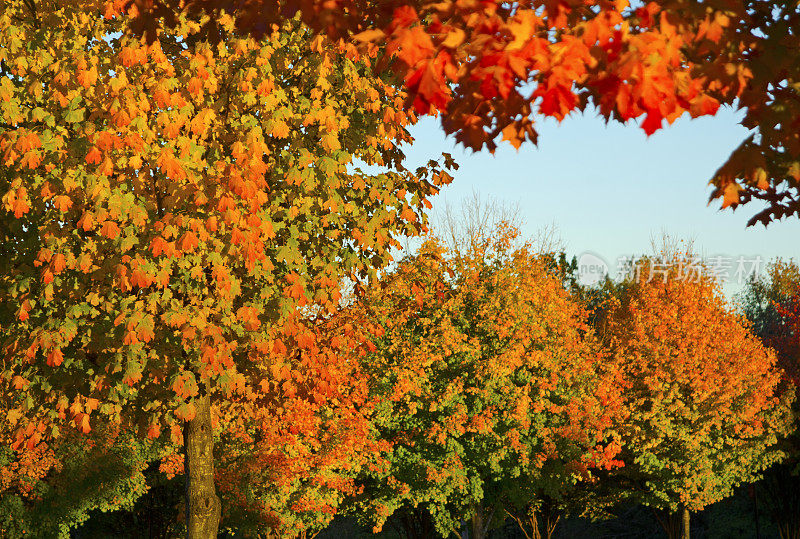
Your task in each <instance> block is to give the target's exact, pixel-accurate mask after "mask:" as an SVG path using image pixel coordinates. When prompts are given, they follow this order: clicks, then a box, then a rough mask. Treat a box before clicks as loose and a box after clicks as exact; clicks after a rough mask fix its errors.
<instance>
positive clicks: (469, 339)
mask: <svg viewBox="0 0 800 539" xmlns="http://www.w3.org/2000/svg"><path fill="white" fill-rule="evenodd" d="M517 234H518V232H517V231H516V230H514V229H513V228H510V227H507V226H503V225H501V226H500V227H499V228H498V229H497V230H493V231H490V233H489V234H487V235H486V237H485V238H483V239H482V240H481V241H474V242H471V245H472V246H471V247H470V248H469V249H467V250H465V251H464V252H460V253H447V252H445V251H444V250H443V248H442V247H441V244H440V243H439V242H437V241H436V240H430V241H429V242H427V243H426V244H424V245H423V247H422V248H421V249H420V251H419V253H418V254H416V255H414V256H410V257H408V258H406V259H404V260H403V261H402V262H401V263H400V264H399V265H398V267H397V268H396V269H395V270H394V271H392V272H391V273H390V274H389V275H387V276H386V277H385V278H384V279H382V280H381V281H380V282H378V283H376V284H374V286H372V287H370V289H369V290H368V292H367V293H366V294H365V297H364V300H363V301H362V302H360V303H358V304H357V305H355V306H354V310H355V311H356V312H363V313H364V314H363V315H358V316H359V318H361V317H363V318H364V319H366V320H369V321H370V325H369V326H366V327H367V329H370V330H371V331H372V335H373V337H372V338H371V339H369V340H367V341H366V344H365V348H363V349H362V350H360V351H359V353H361V354H363V355H362V361H363V363H364V365H365V367H364V368H365V369H368V370H369V372H371V373H372V376H373V377H374V378H375V380H376V383H375V384H374V386H375V389H374V390H375V391H376V392H378V393H381V394H383V395H385V398H384V399H383V400H382V402H381V403H380V404H379V405H378V406H377V408H376V413H375V416H374V419H373V422H374V424H375V427H376V428H377V430H378V431H379V432H380V434H381V437H382V438H383V439H385V440H389V441H392V442H393V447H392V448H391V451H390V454H389V457H388V466H386V467H385V468H379V469H377V470H376V471H374V472H373V473H370V474H367V476H366V477H364V479H363V481H364V486H365V495H364V496H363V497H362V499H361V500H360V502H361V513H362V514H363V515H364V516H365V518H366V519H367V520H371V521H372V522H373V523H375V524H377V527H378V528H380V527H381V526H382V525H383V523H384V522H385V521H386V520H387V518H389V517H391V516H392V515H395V518H397V517H401V518H399V519H398V520H400V521H401V522H403V523H404V524H405V525H406V531H407V532H408V533H410V534H413V529H412V528H413V527H414V526H412V524H414V523H416V524H415V525H416V526H417V532H416V533H417V535H411V536H416V537H432V536H433V535H434V533H435V532H434V529H435V530H437V531H438V532H439V533H441V534H442V535H448V534H450V533H453V532H455V533H456V534H457V535H460V530H461V526H462V523H463V522H464V521H465V520H466V521H468V522H469V523H470V528H471V535H470V536H471V537H476V538H483V537H486V534H487V532H488V530H489V529H491V528H492V527H493V526H496V525H497V524H498V523H501V522H503V521H504V520H505V518H506V511H509V512H512V513H515V514H516V512H517V511H519V512H520V513H531V512H532V513H533V514H535V513H536V512H538V510H539V508H540V507H541V504H542V502H543V501H546V500H550V499H552V500H556V501H557V502H559V501H561V499H562V498H563V497H564V496H565V494H566V493H568V492H570V490H571V489H572V488H573V487H574V486H575V484H576V483H579V482H581V481H589V480H591V479H592V477H593V470H596V469H598V468H609V467H610V468H613V467H616V466H618V465H620V464H621V463H620V462H619V461H618V460H617V459H616V455H617V452H618V450H619V445H618V444H616V443H614V441H613V440H612V439H611V438H610V433H609V427H610V426H611V425H612V423H613V422H614V419H613V418H614V415H615V411H616V410H618V404H619V400H618V393H615V391H616V390H617V388H618V385H617V384H615V383H614V376H613V374H614V373H613V371H607V370H606V369H605V364H606V363H607V362H604V358H603V354H602V351H601V348H600V346H599V343H598V341H597V340H596V339H595V338H594V335H593V333H592V331H591V330H590V329H589V328H588V327H587V326H586V323H585V315H586V313H585V312H584V310H583V309H582V307H581V306H580V305H579V304H578V303H577V302H576V301H574V300H573V299H572V298H571V297H570V295H569V293H568V292H567V291H566V290H565V289H564V287H563V286H562V283H561V280H560V279H559V278H558V276H557V275H555V274H554V273H553V272H552V268H551V265H549V264H548V261H549V259H546V257H542V256H540V255H539V254H537V253H536V252H535V251H534V250H533V249H532V248H531V246H530V245H526V244H522V242H520V245H515V241H516V240H515V238H516V236H517Z"/></svg>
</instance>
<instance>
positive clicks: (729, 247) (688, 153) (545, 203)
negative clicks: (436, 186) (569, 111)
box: [407, 109, 800, 292]
mask: <svg viewBox="0 0 800 539" xmlns="http://www.w3.org/2000/svg"><path fill="white" fill-rule="evenodd" d="M740 117H741V113H740V112H736V111H733V110H731V109H721V110H720V111H719V113H718V114H717V116H715V117H713V118H712V117H705V118H699V119H694V120H692V119H690V118H689V117H688V116H685V117H683V118H680V119H679V120H678V121H676V122H675V123H674V124H673V125H672V126H670V127H668V128H666V129H663V130H661V131H658V132H657V133H655V134H654V135H652V136H651V137H649V138H648V137H647V136H646V135H645V134H644V132H643V131H642V130H641V129H640V128H639V127H638V126H636V125H635V124H633V123H629V124H628V125H622V124H619V123H611V124H608V125H606V124H605V122H604V121H603V120H602V119H600V118H598V117H596V116H595V115H594V114H593V113H586V114H583V115H573V116H571V117H568V118H567V119H565V120H564V121H563V122H562V123H561V124H558V123H557V122H555V121H550V120H548V121H542V122H539V123H538V124H537V129H538V131H539V145H538V147H535V146H533V145H530V144H528V145H523V147H522V148H520V150H519V151H518V152H517V151H516V150H514V148H513V147H511V146H510V145H508V144H502V145H501V146H500V148H499V149H498V150H497V151H496V152H495V154H494V155H491V154H489V153H488V152H480V153H475V154H473V153H472V152H471V151H470V150H464V149H462V148H461V147H456V145H455V141H454V139H453V138H452V137H451V138H446V137H445V136H444V132H443V131H442V130H441V128H440V127H439V123H438V122H439V121H438V119H435V118H425V119H423V120H422V121H420V123H419V124H417V125H416V126H414V127H413V128H412V134H413V135H414V137H415V139H416V140H415V142H414V144H413V145H412V146H410V147H409V148H407V154H408V157H409V162H410V164H416V163H420V162H424V161H427V160H428V159H429V158H431V157H435V156H436V155H439V154H441V152H451V153H452V154H453V156H454V157H455V159H456V161H457V162H458V163H459V165H460V169H459V170H458V171H457V172H456V173H455V175H454V177H455V180H454V182H453V183H452V184H451V185H449V186H447V187H446V188H444V189H443V191H442V193H441V194H440V195H439V196H437V197H436V198H435V199H434V200H433V207H434V211H437V210H438V211H441V208H442V207H443V206H444V205H445V204H451V205H454V206H456V207H457V206H458V205H459V204H460V201H461V200H462V199H463V198H464V197H469V196H471V195H472V193H473V191H474V192H477V193H479V194H480V195H482V196H491V197H494V198H496V199H499V200H501V201H505V202H509V203H512V204H514V203H518V204H519V207H520V210H521V213H522V217H523V218H524V220H525V223H526V230H525V232H527V233H529V234H533V233H535V231H536V230H537V229H540V228H542V227H543V226H546V225H548V224H555V225H556V226H557V228H558V229H559V231H560V234H561V238H562V240H563V241H564V242H565V244H566V248H567V251H568V252H569V253H570V254H575V255H579V254H581V253H583V252H587V251H588V252H592V253H595V254H597V255H599V256H600V257H602V258H603V259H605V260H606V261H607V262H608V263H609V265H610V266H611V271H612V273H616V260H617V258H618V257H619V256H625V255H635V254H641V253H648V252H650V251H651V249H650V241H651V238H652V237H653V236H660V235H661V233H662V231H665V232H667V233H669V234H670V235H672V236H675V237H678V238H683V239H693V240H694V246H695V251H696V252H698V253H699V254H702V255H703V256H704V257H716V256H723V257H725V258H726V259H731V260H734V261H738V260H739V259H740V258H742V257H745V259H746V260H748V261H750V260H753V259H754V257H756V256H760V257H761V258H762V259H764V260H768V259H770V258H774V257H778V256H780V257H784V258H792V257H794V258H795V259H797V258H800V241H799V240H800V219H794V220H784V221H782V222H774V223H772V224H770V225H769V227H768V228H766V229H765V228H764V227H763V226H762V225H760V224H759V225H756V226H753V227H749V228H748V227H746V223H747V221H748V219H749V218H750V217H751V216H752V215H753V214H754V213H756V211H757V210H758V209H761V206H757V205H756V204H757V202H754V203H751V204H750V205H749V207H748V205H745V206H742V207H740V208H739V209H738V210H737V211H736V212H732V211H730V210H724V211H721V210H719V203H718V202H712V203H711V205H708V204H707V201H708V196H709V193H710V188H709V186H708V184H707V182H708V179H709V178H710V177H711V176H712V174H713V173H714V171H715V170H716V169H717V167H718V166H719V165H720V164H722V163H723V162H724V161H725V159H726V158H727V157H728V155H729V154H730V152H731V151H732V150H733V149H734V148H735V147H736V146H737V145H738V144H739V143H740V142H741V141H742V140H743V139H744V138H745V137H746V136H747V134H748V132H747V130H746V129H744V128H743V127H742V126H740V125H739V124H738V120H739V118H740ZM725 288H726V291H728V292H735V289H736V288H738V287H736V286H735V285H734V283H729V284H728V285H727V286H726V287H725Z"/></svg>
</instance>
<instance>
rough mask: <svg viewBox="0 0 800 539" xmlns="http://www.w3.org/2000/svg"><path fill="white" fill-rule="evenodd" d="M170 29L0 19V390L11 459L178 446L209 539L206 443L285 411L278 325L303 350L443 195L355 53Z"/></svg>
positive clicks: (195, 526)
mask: <svg viewBox="0 0 800 539" xmlns="http://www.w3.org/2000/svg"><path fill="white" fill-rule="evenodd" d="M96 7H97V6H96ZM175 22H176V25H175V26H174V27H172V28H171V29H169V30H164V31H161V32H159V33H158V34H157V39H155V40H153V41H151V42H147V41H146V40H144V39H140V38H138V37H135V36H134V35H133V34H132V33H131V32H129V31H128V26H129V24H130V19H129V18H128V17H126V16H124V15H122V14H118V13H117V14H115V13H114V12H113V11H106V12H105V13H103V12H102V11H101V10H99V9H93V10H87V9H84V8H83V6H80V5H77V4H76V3H73V2H50V3H36V2H30V1H27V0H19V1H11V2H5V3H4V4H3V6H2V8H0V71H1V72H0V125H1V126H2V131H0V152H2V163H1V164H0V193H2V202H3V208H4V209H3V211H2V212H0V233H2V242H0V270H1V271H0V275H1V276H0V305H2V307H1V308H0V338H2V342H1V343H0V345H1V346H2V350H3V356H4V363H3V367H2V372H0V376H2V378H3V380H5V382H6V383H8V385H9V387H10V391H11V392H12V396H13V398H12V399H11V400H10V402H9V404H8V408H7V410H8V413H13V414H14V415H15V419H16V426H15V432H14V442H13V448H14V449H19V448H28V449H31V448H34V447H36V444H37V443H39V442H40V441H41V440H43V439H45V438H56V437H57V436H58V433H59V430H58V429H59V424H61V425H63V424H68V425H71V426H73V427H75V428H77V429H79V430H81V431H83V432H89V431H91V429H92V425H93V424H95V423H96V421H98V420H100V418H102V421H103V422H110V423H119V424H121V425H122V426H123V427H124V429H133V430H134V431H138V432H139V433H140V434H141V435H142V436H147V437H149V438H151V439H162V437H163V438H167V437H169V438H170V439H171V441H172V442H173V443H180V442H181V440H183V447H184V452H185V455H186V459H185V460H184V465H185V473H186V476H187V484H188V486H189V488H188V489H187V492H188V496H187V526H188V535H189V536H191V537H200V536H202V537H207V536H214V534H215V533H216V532H215V530H216V529H217V526H218V520H219V514H220V503H219V499H218V497H217V495H216V493H215V488H214V482H213V452H212V451H213V429H214V427H215V424H216V423H217V422H218V420H219V418H222V419H223V420H224V421H229V422H235V421H237V420H241V421H245V420H246V419H247V418H246V417H244V415H243V414H242V413H236V412H235V411H232V410H231V409H229V406H234V405H235V404H237V403H239V404H241V405H242V406H243V407H244V408H242V410H246V409H248V408H247V406H256V405H258V404H259V403H265V405H266V404H271V403H276V402H277V403H280V402H281V398H283V397H285V398H287V399H291V398H292V396H293V395H294V391H296V390H294V389H293V386H292V384H291V383H290V382H289V380H288V379H289V378H290V377H295V373H293V371H292V370H291V369H290V370H289V374H288V375H287V374H285V371H284V370H280V371H278V374H275V373H274V372H273V371H271V370H270V368H271V367H272V365H269V364H268V361H269V358H270V357H271V356H270V354H271V353H272V352H276V353H278V354H279V355H280V352H281V351H282V350H283V349H284V348H285V344H284V343H283V340H282V339H283V337H284V336H283V335H282V334H281V333H280V332H278V330H277V329H276V327H277V326H276V325H275V324H276V322H277V321H278V320H283V322H281V325H280V327H281V328H295V329H297V331H298V332H300V333H299V334H298V335H297V336H295V338H304V337H303V335H305V332H304V331H302V327H303V323H302V320H303V319H305V318H309V317H313V316H317V317H319V316H324V314H325V313H326V312H329V311H332V310H335V308H336V307H337V306H338V302H339V300H340V298H341V291H340V281H341V279H342V278H345V277H352V278H367V277H369V276H371V275H373V276H374V274H375V270H376V268H380V267H382V266H383V265H385V264H387V263H388V262H389V260H390V258H391V257H390V249H391V248H393V247H395V246H397V245H398V242H397V239H396V238H395V236H397V235H399V236H401V235H413V234H417V233H419V232H420V231H422V230H424V229H425V226H426V224H425V215H424V212H423V209H424V206H425V205H429V202H428V201H427V199H428V197H430V196H431V195H433V194H435V193H436V192H437V190H438V186H439V185H441V184H443V183H446V182H448V181H450V176H449V175H448V174H447V173H446V172H445V171H444V170H442V169H440V168H438V167H437V166H436V163H433V162H432V163H430V164H429V166H428V167H422V168H420V169H418V170H417V171H409V170H406V169H405V168H404V167H403V166H402V159H403V154H402V151H401V149H400V144H402V143H403V142H407V141H410V136H409V134H408V132H407V131H406V126H407V125H408V124H410V123H413V121H415V117H414V114H413V113H406V112H404V111H403V110H402V107H401V105H402V102H403V98H404V96H403V94H402V93H400V92H398V91H396V90H395V89H394V88H393V87H392V86H390V85H389V84H388V83H387V82H386V81H385V80H383V79H381V78H379V77H376V76H375V75H373V72H372V70H371V69H370V67H369V64H370V62H371V59H370V58H369V57H368V56H364V55H358V54H357V53H356V51H355V50H354V47H353V46H351V45H347V44H339V45H337V44H331V43H325V42H321V41H320V40H314V39H312V36H311V35H310V33H309V32H308V30H306V29H305V28H304V27H303V26H302V24H301V23H300V22H299V21H298V20H286V21H284V23H283V24H282V26H281V27H280V28H279V29H276V30H275V31H274V32H270V33H268V34H265V35H264V36H263V37H261V38H259V39H256V38H253V37H247V36H235V35H233V33H232V28H233V20H232V19H231V18H230V17H226V16H224V15H220V17H219V18H218V19H217V20H216V24H217V27H218V28H219V29H220V31H221V32H223V33H224V36H223V37H224V38H220V39H217V40H216V41H209V40H208V39H207V38H208V36H207V34H206V33H205V30H204V27H203V25H202V24H201V23H202V20H201V21H197V20H194V19H192V18H191V17H189V16H181V17H179V18H178V19H176V21H175ZM356 160H358V161H360V162H362V163H366V164H367V165H373V166H375V167H376V168H375V169H373V170H376V172H370V173H366V172H362V171H361V170H360V169H359V168H357V166H356ZM446 164H448V165H449V164H451V163H450V161H449V159H446ZM288 337H291V335H289V336H287V338H288ZM277 375H280V376H281V377H282V378H281V380H282V384H278V382H277V378H274V376H277ZM323 379H324V378H323ZM311 389H312V390H319V393H316V397H315V398H326V397H328V396H330V394H329V392H326V391H334V392H335V386H334V387H333V389H328V390H326V389H325V388H324V387H323V386H321V385H315V386H311ZM212 402H219V403H222V404H225V405H226V406H223V407H222V408H220V409H219V410H217V408H219V407H220V405H217V404H213V405H214V406H215V410H214V415H213V416H212ZM98 416H99V417H98ZM94 418H98V419H97V420H96V419H94ZM212 421H213V423H212ZM231 428H233V427H231Z"/></svg>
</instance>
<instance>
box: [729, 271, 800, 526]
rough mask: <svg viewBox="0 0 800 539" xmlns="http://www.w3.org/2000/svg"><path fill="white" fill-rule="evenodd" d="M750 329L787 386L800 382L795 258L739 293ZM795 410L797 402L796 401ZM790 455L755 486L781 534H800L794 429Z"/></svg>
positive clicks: (799, 448)
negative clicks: (771, 356) (771, 354)
mask: <svg viewBox="0 0 800 539" xmlns="http://www.w3.org/2000/svg"><path fill="white" fill-rule="evenodd" d="M738 299H739V301H740V304H741V310H742V312H743V314H744V315H745V316H746V317H747V318H748V320H750V322H751V323H752V324H753V332H754V333H755V334H756V335H758V337H759V338H760V339H761V340H762V342H763V343H764V344H765V345H767V346H770V347H771V348H773V349H774V350H775V352H776V354H777V356H778V364H779V365H780V366H781V368H782V370H783V377H784V385H785V390H793V391H795V393H796V391H797V386H798V382H800V268H799V267H798V265H797V263H796V262H794V261H791V260H789V261H787V260H780V259H779V260H775V261H772V262H771V263H770V264H769V266H768V268H767V272H766V275H765V276H758V277H754V278H753V279H752V280H751V281H749V282H748V283H747V285H746V287H745V289H744V291H743V292H742V293H741V294H740V295H739V297H738ZM794 407H795V414H797V401H795V405H794ZM781 443H782V447H783V448H784V450H785V451H786V452H787V454H788V458H787V459H786V460H785V461H784V462H782V463H781V464H779V465H776V466H773V467H772V468H770V469H769V470H768V471H767V472H766V473H765V477H764V480H763V481H762V482H761V484H760V485H759V486H758V488H757V493H758V494H761V495H762V496H761V497H762V499H764V500H766V501H767V508H768V510H769V512H770V516H771V517H772V519H773V521H774V522H776V523H777V525H778V530H779V532H780V534H781V537H782V538H789V537H798V536H800V518H798V517H799V516H800V495H798V493H800V477H799V476H798V473H797V472H798V468H797V464H798V457H799V456H800V443H799V442H798V432H797V427H796V426H795V429H794V430H793V431H792V432H790V433H789V435H788V436H787V437H786V438H785V439H784V440H782V441H781Z"/></svg>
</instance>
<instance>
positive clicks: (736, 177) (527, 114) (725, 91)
mask: <svg viewBox="0 0 800 539" xmlns="http://www.w3.org/2000/svg"><path fill="white" fill-rule="evenodd" d="M111 5H113V6H114V7H115V8H116V9H127V10H128V11H129V12H131V13H133V14H134V15H135V16H136V19H137V27H136V28H137V31H139V32H144V33H146V34H151V33H153V32H155V29H156V28H157V27H158V26H159V25H162V24H166V25H170V24H174V20H175V17H176V13H180V12H181V11H187V12H203V11H205V12H210V13H216V12H219V11H220V10H227V11H228V12H230V13H233V14H234V16H235V17H236V20H237V26H238V27H239V29H240V30H242V31H245V32H249V33H254V34H260V33H263V32H265V31H268V29H269V28H270V27H271V25H273V24H279V23H280V21H281V20H283V19H284V18H287V17H292V16H295V15H296V14H297V13H300V16H301V17H302V18H303V20H304V21H305V22H306V23H307V24H308V25H309V26H311V27H312V28H314V29H315V30H316V31H318V32H321V33H323V34H325V35H327V36H329V37H332V38H347V39H354V40H356V41H357V42H360V43H362V44H364V46H365V47H367V46H370V45H374V46H380V47H381V48H382V50H383V51H384V56H383V65H390V66H391V68H392V70H393V71H394V72H395V73H396V76H397V78H398V80H400V81H402V83H403V84H404V86H405V88H406V90H407V91H408V99H407V105H408V106H413V107H414V108H415V109H416V110H417V111H419V112H422V113H429V112H432V111H438V112H441V113H442V117H441V121H442V126H443V128H444V130H445V132H447V133H452V134H454V135H455V137H456V139H457V140H459V141H460V142H461V143H463V144H464V145H465V146H467V147H470V148H472V149H474V150H478V149H480V148H483V147H488V148H489V149H494V148H495V145H496V139H497V138H498V137H499V136H502V137H503V138H504V139H506V140H508V141H510V142H511V143H512V144H514V145H515V146H519V145H520V144H522V143H523V142H525V141H533V142H536V140H537V133H536V129H535V124H534V121H535V117H536V116H537V115H539V116H549V117H554V118H556V119H558V120H561V119H563V118H564V117H565V116H566V115H567V114H569V113H570V112H572V111H576V110H586V109H587V107H590V106H591V107H594V109H596V110H597V111H598V112H599V113H600V115H601V116H602V117H604V118H606V119H609V120H610V119H613V120H618V121H621V122H627V121H628V120H631V119H637V118H639V119H643V120H642V122H641V127H642V128H643V129H644V130H645V132H646V133H647V134H648V135H649V134H652V133H653V132H655V131H656V130H658V129H659V128H661V127H662V126H663V125H664V121H665V120H666V122H668V123H671V122H673V121H674V120H675V119H677V118H678V117H680V116H681V115H683V114H685V113H688V114H690V115H691V116H692V117H697V116H702V115H713V114H715V113H716V112H717V110H718V109H719V107H720V105H728V106H732V107H736V108H739V109H741V110H743V111H745V113H744V117H743V119H742V121H741V123H742V125H743V126H744V127H746V128H748V129H751V130H753V133H752V134H751V135H750V136H749V137H747V139H746V140H744V141H743V142H742V143H741V144H740V145H739V147H738V148H736V150H735V151H734V152H733V153H732V155H731V156H730V157H729V158H728V160H727V161H726V162H725V163H724V164H723V165H722V166H721V167H720V168H719V170H718V171H717V172H716V173H715V174H714V176H713V177H712V178H711V183H712V184H713V185H714V190H713V193H712V195H711V196H712V199H714V198H721V199H722V205H723V207H728V206H733V207H736V206H737V205H739V204H743V203H746V202H749V201H751V200H753V199H758V200H761V201H762V202H764V203H765V204H766V206H767V207H766V208H765V209H764V210H763V211H760V212H758V213H757V214H756V215H755V216H754V217H753V218H752V219H751V221H750V224H753V223H755V222H759V221H760V222H763V223H764V224H767V223H768V222H769V221H770V220H772V219H779V218H782V217H786V216H792V215H794V216H800V137H798V135H797V129H796V127H797V125H798V122H799V121H800V108H799V107H800V106H798V104H797V103H798V100H797V92H798V84H800V73H799V72H798V69H800V68H798V66H797V65H796V63H795V62H794V61H793V56H792V55H791V54H785V51H786V50H793V49H795V48H797V47H798V45H800V43H798V39H800V38H798V32H797V29H798V27H800V11H798V9H797V6H796V5H795V3H794V2H789V1H787V0H781V1H778V2H761V1H758V0H733V1H730V0H711V1H677V0H653V1H648V2H642V3H638V2H636V3H630V2H629V1H628V0H613V1H612V0H537V1H515V2H504V1H501V0H482V1H465V0H443V1H432V0H388V1H382V2H372V1H370V0H254V1H250V2H244V3H242V2H234V1H232V0H116V1H114V2H113V3H112V4H111ZM212 30H213V28H212Z"/></svg>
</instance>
